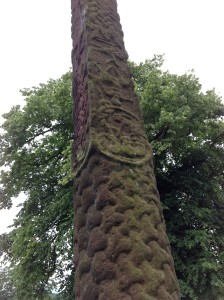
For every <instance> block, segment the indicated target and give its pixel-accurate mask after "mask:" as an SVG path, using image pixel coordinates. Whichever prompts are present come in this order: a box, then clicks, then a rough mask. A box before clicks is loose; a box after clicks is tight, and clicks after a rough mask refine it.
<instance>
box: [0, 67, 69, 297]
mask: <svg viewBox="0 0 224 300" xmlns="http://www.w3.org/2000/svg"><path fill="white" fill-rule="evenodd" d="M21 92H22V95H23V96H24V97H25V105H24V107H23V108H21V107H19V106H15V107H13V108H12V109H11V110H10V112H9V113H7V114H5V115H4V116H3V117H4V118H5V122H4V124H3V126H2V128H3V129H4V133H3V134H2V135H1V138H0V148H1V150H0V153H1V158H0V163H1V166H3V167H4V169H3V170H2V171H1V207H10V206H11V200H12V197H17V196H18V195H19V194H20V193H21V192H24V193H25V194H26V196H27V198H26V200H25V202H24V203H23V205H22V208H21V210H20V212H19V214H18V215H17V218H16V220H15V224H14V225H15V229H14V230H13V231H12V232H11V233H10V234H9V235H8V239H9V241H10V240H11V241H12V243H10V242H9V243H8V246H9V247H8V248H10V247H11V251H12V265H13V275H14V276H13V277H14V285H15V287H16V297H17V299H23V300H26V299H29V300H30V299H36V297H37V298H38V299H44V297H45V296H46V294H48V291H49V290H50V289H51V288H53V287H54V284H53V282H54V283H55V284H56V283H57V288H58V287H60V286H61V287H62V289H64V288H65V286H66V284H67V283H68V284H69V283H70V282H71V281H72V280H69V279H68V278H70V276H72V275H71V273H72V255H71V252H72V235H73V233H72V227H73V225H72V223H73V207H72V200H71V199H72V182H71V177H70V161H71V160H70V151H71V146H70V144H71V132H72V130H71V107H72V103H71V101H70V100H71V95H70V93H71V73H67V74H66V75H64V76H62V78H60V79H58V80H50V81H49V82H48V83H47V84H41V85H40V86H39V87H38V88H35V87H33V88H31V89H24V90H22V91H21ZM11 244H12V246H11ZM4 245H6V243H4ZM3 250H4V252H5V253H6V252H7V247H4V249H3ZM53 275H54V276H53ZM52 276H53V277H54V279H52ZM52 285H53V286H52ZM67 288H68V287H67ZM68 289H69V288H68ZM70 296H71V293H70ZM64 299H65V298H64Z"/></svg>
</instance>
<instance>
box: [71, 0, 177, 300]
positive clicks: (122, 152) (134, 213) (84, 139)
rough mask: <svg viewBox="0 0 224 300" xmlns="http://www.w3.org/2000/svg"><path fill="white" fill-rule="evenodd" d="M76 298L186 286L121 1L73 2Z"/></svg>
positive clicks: (159, 295)
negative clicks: (177, 266)
mask: <svg viewBox="0 0 224 300" xmlns="http://www.w3.org/2000/svg"><path fill="white" fill-rule="evenodd" d="M72 39H73V52H72V62H73V71H74V77H73V96H74V100H75V104H74V128H75V144H74V156H73V162H74V170H75V174H76V179H75V189H76V190H75V199H74V206H75V266H76V278H75V292H76V298H75V299H76V300H94V299H100V300H115V299H116V300H119V299H125V300H129V299H130V300H131V299H136V300H138V299H139V300H147V299H148V300H153V299H154V300H160V299H161V300H169V299H170V300H171V299H172V300H174V299H180V296H179V287H178V282H177V279H176V275H175V270H174V264H173V259H172V255H171V252H170V245H169V241H168V239H167V235H166V230H165V224H164V219H163V214H162V210H161V205H160V200H159V195H158V191H157V188H156V182H155V178H154V172H153V165H152V151H151V148H150V145H149V143H148V141H147V137H146V135H145V132H144V125H143V120H142V115H141V111H140V104H139V99H138V97H137V96H136V94H135V92H134V85H133V82H132V79H131V74H130V70H129V67H128V64H127V53H126V51H125V48H124V42H123V33H122V30H121V26H120V20H119V16H118V13H117V3H116V1H115V0H72Z"/></svg>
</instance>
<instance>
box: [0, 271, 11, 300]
mask: <svg viewBox="0 0 224 300" xmlns="http://www.w3.org/2000/svg"><path fill="white" fill-rule="evenodd" d="M13 295H14V288H13V283H12V277H11V274H10V269H9V268H8V267H7V266H4V267H2V266H1V267H0V299H1V300H12V299H13Z"/></svg>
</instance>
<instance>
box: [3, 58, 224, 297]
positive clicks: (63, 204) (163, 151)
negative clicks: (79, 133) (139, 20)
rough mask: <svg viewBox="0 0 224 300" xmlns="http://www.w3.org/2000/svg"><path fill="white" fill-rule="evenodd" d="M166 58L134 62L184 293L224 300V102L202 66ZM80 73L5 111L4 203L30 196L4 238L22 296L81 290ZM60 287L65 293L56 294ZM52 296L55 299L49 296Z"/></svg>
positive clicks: (54, 82) (28, 94) (32, 93)
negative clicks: (75, 85)
mask: <svg viewBox="0 0 224 300" xmlns="http://www.w3.org/2000/svg"><path fill="white" fill-rule="evenodd" d="M162 64H163V56H161V55H159V56H155V57H154V58H153V59H152V60H147V61H146V62H145V63H141V64H139V65H136V64H134V63H130V65H131V68H132V73H133V77H134V80H135V85H136V90H137V92H138V93H139V95H140V97H141V104H142V109H143V115H144V120H145V128H146V132H147V135H148V138H149V141H150V143H151V144H152V145H153V149H154V155H155V172H156V177H157V182H158V188H159V192H160V195H161V200H162V204H163V207H164V215H165V219H166V224H167V230H168V234H169V238H170V241H171V246H172V252H173V256H174V260H175V264H176V270H177V275H178V278H179V279H180V284H181V291H182V299H184V300H192V299H195V300H206V299H207V300H210V299H214V300H221V299H223V298H224V284H223V283H224V268H223V260H224V252H223V247H224V219H223V214H224V199H223V187H224V180H223V170H224V168H223V167H224V149H223V144H224V143H223V142H224V122H223V115H224V106H223V104H222V103H221V99H220V98H219V97H218V96H217V95H216V94H215V91H213V90H212V91H208V92H206V93H203V92H202V91H201V85H200V83H199V81H198V79H197V78H196V77H195V75H194V73H193V72H189V73H187V74H184V75H182V76H178V75H173V74H170V73H169V72H164V71H162V69H161V67H162ZM70 91H71V74H70V73H67V74H65V75H64V76H62V77H61V78H60V79H59V80H50V81H49V82H48V83H47V84H41V85H40V86H39V87H36V88H32V89H25V90H22V94H23V96H24V97H25V101H26V102H25V105H24V107H23V108H21V107H19V106H15V107H13V108H12V109H11V110H10V112H9V113H7V114H5V115H4V118H5V122H4V124H3V126H2V128H3V129H4V132H3V133H2V134H1V135H0V164H1V166H3V167H4V168H3V171H2V174H1V182H0V205H1V207H2V208H3V207H10V206H11V201H12V197H16V196H18V195H19V194H20V193H21V192H24V193H25V194H26V196H27V199H26V201H25V202H24V203H23V205H22V208H21V211H20V212H19V214H18V216H17V218H16V220H15V228H14V229H13V230H12V231H11V232H10V233H9V234H4V235H2V236H1V237H0V250H1V255H6V257H8V259H9V260H10V261H11V266H12V269H13V285H14V286H15V291H16V296H15V298H14V299H19V300H21V299H23V300H26V299H48V298H49V297H50V298H51V299H54V298H55V297H56V299H57V298H58V299H60V297H61V299H65V300H71V299H73V298H74V296H73V267H72V252H73V251H72V244H73V242H72V230H73V225H72V222H73V207H72V197H73V187H72V175H71V158H70V153H71V139H72V125H71V123H72V122H71V119H72V117H71V116H72V101H71V94H70V93H71V92H70ZM58 288H59V294H58V295H53V294H50V291H52V290H53V289H58ZM50 298H49V299H50Z"/></svg>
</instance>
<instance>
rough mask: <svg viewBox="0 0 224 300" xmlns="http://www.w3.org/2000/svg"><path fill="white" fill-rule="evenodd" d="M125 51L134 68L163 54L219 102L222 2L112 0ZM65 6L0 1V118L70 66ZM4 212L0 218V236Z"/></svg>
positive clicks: (53, 0) (222, 89)
mask: <svg viewBox="0 0 224 300" xmlns="http://www.w3.org/2000/svg"><path fill="white" fill-rule="evenodd" d="M117 2H118V9H119V14H120V17H121V23H122V27H123V31H124V37H125V45H126V50H127V51H128V53H129V58H130V59H131V60H133V61H135V62H140V61H144V60H145V59H147V58H152V57H153V55H154V54H163V53H164V54H165V64H164V67H165V68H166V69H168V70H169V71H170V72H174V73H177V74H183V73H185V72H187V71H188V70H191V69H194V70H195V73H196V75H197V76H198V77H199V79H200V81H201V83H202V85H203V88H204V90H206V89H212V88H215V89H216V92H217V93H218V94H219V95H221V96H222V97H223V96H224V84H223V70H224V58H223V57H224V56H223V53H224V43H223V28H224V18H223V0H138V1H134V0H118V1H117ZM70 30H71V24H70V0H38V1H37V0H19V1H18V0H10V1H9V0H1V1H0V82H1V88H0V97H1V99H0V115H2V114H3V113H4V112H7V111H8V110H9V109H10V107H11V106H12V105H15V104H19V103H20V104H21V103H22V98H21V96H20V94H19V90H20V89H21V88H25V87H32V86H37V85H38V84H39V83H41V82H46V81H47V80H48V79H49V78H55V79H56V78H58V77H59V76H61V75H62V74H63V73H65V72H67V71H68V70H69V67H70V66H71V39H70V36H71V34H70ZM10 214H11V215H12V213H10V212H6V211H3V212H1V213H0V232H1V231H3V230H4V228H5V226H6V221H7V222H10V221H9V220H10V217H9V216H10Z"/></svg>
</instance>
